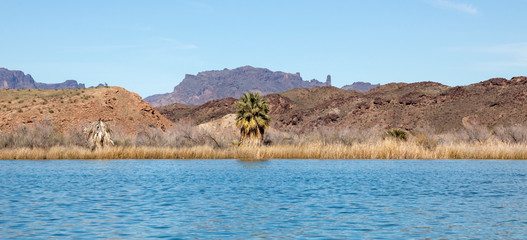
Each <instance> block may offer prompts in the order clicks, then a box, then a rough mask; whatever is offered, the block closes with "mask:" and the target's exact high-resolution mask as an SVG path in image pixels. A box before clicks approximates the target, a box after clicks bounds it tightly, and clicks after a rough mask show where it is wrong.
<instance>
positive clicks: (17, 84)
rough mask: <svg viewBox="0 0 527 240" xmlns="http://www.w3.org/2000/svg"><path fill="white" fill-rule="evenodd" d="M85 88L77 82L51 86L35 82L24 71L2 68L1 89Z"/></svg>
mask: <svg viewBox="0 0 527 240" xmlns="http://www.w3.org/2000/svg"><path fill="white" fill-rule="evenodd" d="M84 87H85V86H84V84H82V83H78V82H77V81H75V80H67V81H65V82H62V83H51V84H48V83H40V82H35V80H34V79H33V77H32V76H31V75H29V74H24V72H22V71H16V70H15V71H11V70H8V69H5V68H0V89H70V88H84Z"/></svg>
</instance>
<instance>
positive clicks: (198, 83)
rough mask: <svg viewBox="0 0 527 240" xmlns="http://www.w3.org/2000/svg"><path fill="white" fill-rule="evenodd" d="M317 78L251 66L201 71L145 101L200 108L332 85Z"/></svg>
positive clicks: (186, 76)
mask: <svg viewBox="0 0 527 240" xmlns="http://www.w3.org/2000/svg"><path fill="white" fill-rule="evenodd" d="M327 80H328V81H327V82H325V83H324V82H319V81H317V80H316V79H313V80H311V81H304V80H303V79H302V77H300V73H296V74H292V73H284V72H273V71H271V70H269V69H265V68H255V67H251V66H245V67H239V68H236V69H232V70H229V69H224V70H219V71H206V72H200V73H198V74H197V75H191V74H187V75H185V78H184V79H183V81H182V82H181V83H180V84H178V85H177V86H176V87H175V88H174V91H173V92H171V93H168V94H157V95H153V96H150V97H147V98H145V101H147V102H150V103H151V104H152V106H165V105H169V104H172V103H184V104H189V105H199V104H203V103H205V102H207V101H210V100H216V99H222V98H226V97H234V98H238V97H240V96H241V95H242V94H243V93H245V92H248V91H257V92H260V93H262V94H269V93H279V92H284V91H287V90H291V89H294V88H314V87H320V86H329V85H331V77H330V76H328V79H327Z"/></svg>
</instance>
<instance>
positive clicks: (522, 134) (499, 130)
mask: <svg viewBox="0 0 527 240" xmlns="http://www.w3.org/2000/svg"><path fill="white" fill-rule="evenodd" d="M493 135H494V137H495V138H496V139H497V140H499V141H502V142H506V143H525V142H527V128H526V127H525V126H522V125H518V124H517V125H513V126H508V127H503V126H499V127H496V128H495V129H494V131H493Z"/></svg>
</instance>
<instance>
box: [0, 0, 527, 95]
mask: <svg viewBox="0 0 527 240" xmlns="http://www.w3.org/2000/svg"><path fill="white" fill-rule="evenodd" d="M0 2H1V3H2V5H3V7H4V9H8V10H9V11H5V12H4V13H3V14H2V16H0V22H1V24H2V27H1V28H0V33H1V34H2V36H3V37H2V38H0V67H5V68H7V69H10V70H21V71H23V72H24V73H26V74H31V75H32V76H33V78H34V79H35V80H36V81H39V82H45V83H55V82H62V81H65V80H68V79H74V80H77V81H79V82H82V83H85V84H86V86H92V85H97V84H99V83H105V82H106V83H108V84H110V85H118V86H122V87H124V88H126V89H128V90H130V91H133V92H136V93H138V94H140V95H141V96H142V97H147V96H150V95H153V94H159V93H166V92H169V91H172V89H173V87H174V86H176V85H177V84H178V83H179V82H181V80H183V78H184V76H185V74H197V73H198V72H202V71H208V70H222V69H224V68H228V69H234V68H237V67H241V66H245V65H250V66H253V67H261V68H268V69H270V70H272V71H282V72H289V73H296V72H300V73H301V76H302V77H303V79H304V80H311V79H313V78H314V79H317V80H319V81H325V79H326V76H327V75H328V74H331V76H332V83H333V85H334V86H337V87H342V86H343V85H346V84H351V83H353V82H358V81H363V82H370V83H374V84H375V83H380V84H385V83H389V82H418V81H435V82H439V83H442V84H446V85H449V86H456V85H467V84H471V83H475V82H479V81H483V80H486V79H489V78H493V77H505V78H511V77H514V76H520V75H527V74H526V73H525V67H527V41H525V40H523V39H525V37H526V35H527V33H525V31H523V26H522V25H523V22H524V20H523V19H522V18H523V17H522V16H523V10H524V9H526V7H527V2H524V1H507V2H506V3H507V4H503V2H501V3H500V2H496V1H462V0H408V1H368V2H352V1H330V2H329V3H328V2H324V3H322V2H317V1H287V2H283V1H266V2H245V1H222V2H215V1H190V0H189V1H186V0H181V1H156V2H142V1H111V2H107V1H90V2H70V1H46V2H39V1H24V2H20V1H12V0H0Z"/></svg>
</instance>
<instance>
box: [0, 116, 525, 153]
mask: <svg viewBox="0 0 527 240" xmlns="http://www.w3.org/2000/svg"><path fill="white" fill-rule="evenodd" d="M401 131H402V132H403V134H405V136H404V137H400V136H398V135H396V134H395V135H394V134H390V132H389V131H386V130H384V129H376V128H372V129H334V128H322V129H318V130H316V131H312V132H309V133H300V132H294V131H291V132H281V131H277V130H274V129H269V131H267V132H266V135H265V139H264V143H265V145H270V146H280V145H308V144H322V145H331V144H343V145H353V144H360V143H370V144H373V143H376V142H380V141H383V140H385V139H386V138H394V139H399V140H401V141H408V142H412V143H415V144H417V145H420V146H424V147H426V148H429V149H433V148H435V147H437V146H438V145H441V144H459V143H486V142H502V143H508V144H525V143H527V127H525V126H521V125H514V126H508V127H495V128H492V129H491V128H487V127H484V126H477V125H465V126H464V127H463V128H462V129H457V130H455V131H451V132H447V133H435V131H434V130H433V129H431V128H420V129H416V130H414V131H411V132H406V131H404V130H401ZM239 141H240V136H239V133H236V132H214V131H209V130H206V129H203V128H199V127H196V126H191V125H190V124H180V125H178V126H176V127H175V128H173V129H169V130H166V131H162V130H161V129H157V128H151V127H145V128H143V129H142V130H139V131H138V133H137V134H126V133H124V132H122V131H120V129H119V128H118V127H116V126H113V127H112V128H110V126H109V125H108V124H107V123H104V122H102V121H97V122H95V123H93V124H91V125H90V126H89V127H87V128H79V129H72V130H70V131H67V132H66V133H61V132H59V131H57V130H56V129H55V128H54V127H53V126H52V125H51V124H49V123H48V122H39V123H36V124H34V125H33V126H22V127H20V128H19V129H18V130H17V131H14V132H4V133H0V149H2V148H50V147H53V146H65V147H68V146H79V147H86V148H90V149H96V148H101V147H103V146H114V145H115V146H122V147H166V148H183V147H195V146H210V147H212V148H215V149H225V148H228V147H231V146H238V145H239Z"/></svg>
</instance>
